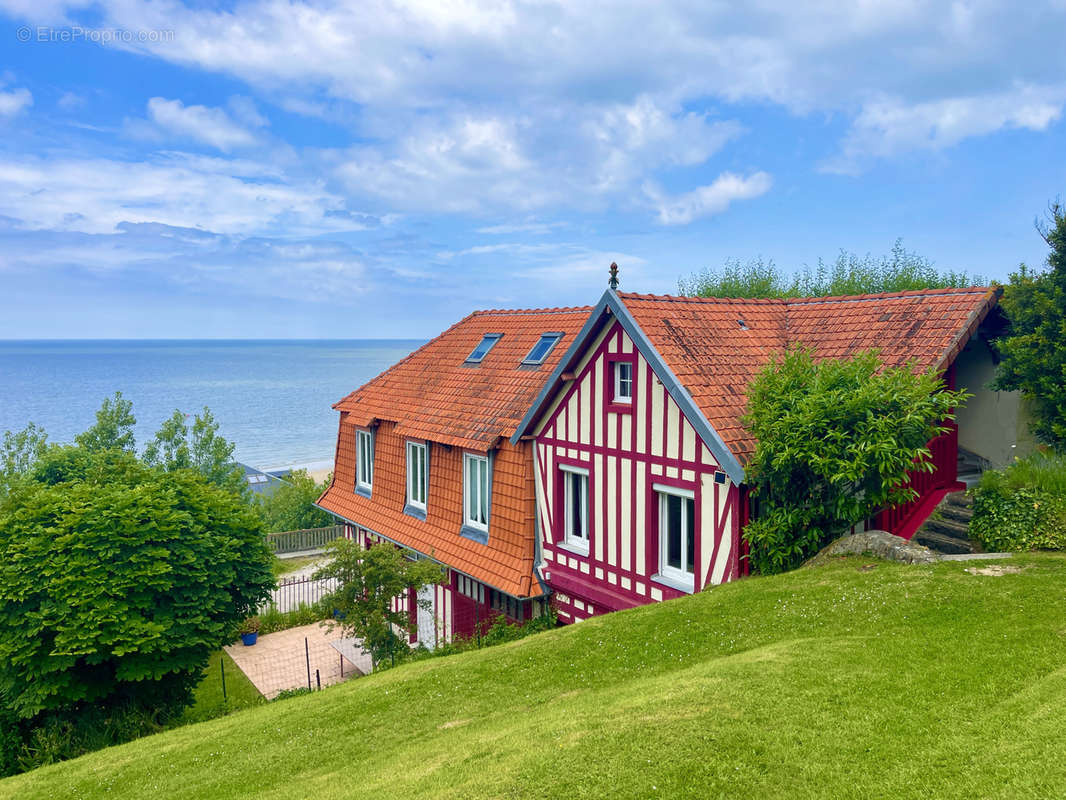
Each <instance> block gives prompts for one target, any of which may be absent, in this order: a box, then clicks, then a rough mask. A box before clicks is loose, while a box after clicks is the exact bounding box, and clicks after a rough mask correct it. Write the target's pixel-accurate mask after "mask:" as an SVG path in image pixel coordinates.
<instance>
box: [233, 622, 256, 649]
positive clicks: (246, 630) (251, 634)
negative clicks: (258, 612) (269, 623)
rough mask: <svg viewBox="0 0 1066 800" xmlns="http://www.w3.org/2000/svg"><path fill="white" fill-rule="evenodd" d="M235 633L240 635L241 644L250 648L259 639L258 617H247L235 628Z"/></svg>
mask: <svg viewBox="0 0 1066 800" xmlns="http://www.w3.org/2000/svg"><path fill="white" fill-rule="evenodd" d="M237 633H239V634H240V635H241V642H243V643H244V646H245V647H251V646H252V645H253V644H255V641H256V639H258V638H259V617H248V618H247V619H246V620H245V621H244V622H242V623H241V624H240V627H239V628H237Z"/></svg>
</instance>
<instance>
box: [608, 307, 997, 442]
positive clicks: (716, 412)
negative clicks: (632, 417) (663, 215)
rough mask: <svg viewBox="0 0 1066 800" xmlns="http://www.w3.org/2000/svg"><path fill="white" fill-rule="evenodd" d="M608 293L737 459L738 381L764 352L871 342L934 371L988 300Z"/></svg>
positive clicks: (844, 351)
mask: <svg viewBox="0 0 1066 800" xmlns="http://www.w3.org/2000/svg"><path fill="white" fill-rule="evenodd" d="M618 296H619V299H620V300H621V301H622V303H623V304H624V305H625V307H626V308H627V309H628V310H629V312H630V314H632V316H633V318H634V320H635V321H636V322H637V324H638V325H639V326H640V328H641V329H642V330H643V331H644V333H645V335H646V336H647V337H648V339H649V341H650V342H651V344H652V345H653V346H654V347H655V349H656V350H657V351H658V352H659V355H660V356H661V357H662V359H663V361H664V362H665V363H666V365H667V366H668V367H669V368H670V369H671V370H672V371H673V372H674V374H675V375H676V376H677V378H678V380H679V381H680V382H681V384H682V385H683V386H684V387H685V388H686V389H687V390H688V392H689V394H690V395H691V396H692V399H693V401H694V402H695V403H696V405H697V406H698V407H699V408H700V410H701V411H702V412H703V414H704V416H706V418H707V421H708V422H710V424H711V426H712V427H713V428H714V430H715V431H717V433H718V435H719V436H721V438H722V440H723V442H724V443H725V445H726V446H727V447H728V448H729V450H730V451H731V452H732V453H734V454H735V455H736V456H737V457H738V458H740V459H741V460H742V461H743V460H745V459H746V457H747V456H748V455H750V454H751V452H752V451H753V450H754V447H755V443H754V440H753V439H752V438H751V436H750V435H749V434H748V432H747V431H746V430H745V428H744V426H743V425H742V424H741V422H740V418H741V416H742V415H743V414H744V411H745V406H746V403H747V386H748V384H749V383H750V381H751V379H752V378H754V377H755V374H756V373H757V372H758V371H759V370H760V369H761V368H762V366H763V365H764V364H766V363H767V362H768V361H769V359H770V357H771V355H772V354H774V353H780V352H782V351H783V350H784V349H785V348H787V347H788V346H789V345H792V344H804V345H807V346H810V347H813V348H815V353H816V355H817V356H820V357H822V358H842V357H846V356H850V355H853V354H855V353H856V352H858V351H860V350H867V349H870V348H876V349H879V350H880V351H881V358H882V360H883V361H884V362H885V363H886V364H887V365H890V366H900V365H903V364H905V363H907V362H908V361H913V362H914V363H915V365H916V367H917V368H919V369H928V368H929V367H937V368H944V367H946V366H947V365H948V364H949V363H950V362H951V361H952V360H953V359H954V357H955V356H956V355H957V354H958V352H959V351H960V350H961V349H962V347H963V346H964V345H965V343H966V340H967V339H968V338H969V337H970V336H971V335H972V334H973V332H974V331H975V330H976V329H977V326H978V325H979V324H980V322H981V320H982V319H983V318H984V316H985V315H987V313H988V312H989V311H990V310H991V308H992V307H993V306H994V305H995V303H996V301H997V298H998V294H997V290H996V289H987V288H982V287H973V288H967V289H936V290H927V291H917V292H898V293H893V294H876V295H859V296H854V297H818V298H799V299H791V300H776V299H775V300H735V299H720V298H697V297H674V296H664V295H642V294H630V293H619V295H618Z"/></svg>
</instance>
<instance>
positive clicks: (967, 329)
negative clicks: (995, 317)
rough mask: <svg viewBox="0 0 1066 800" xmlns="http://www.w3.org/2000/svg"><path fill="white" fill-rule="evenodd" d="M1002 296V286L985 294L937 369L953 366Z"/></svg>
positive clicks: (945, 352) (942, 357)
mask: <svg viewBox="0 0 1066 800" xmlns="http://www.w3.org/2000/svg"><path fill="white" fill-rule="evenodd" d="M1002 295H1003V287H1002V286H994V287H992V288H991V289H989V290H988V291H987V292H986V293H985V295H984V299H983V300H982V302H981V304H980V305H979V306H977V308H975V309H974V310H973V311H971V312H970V314H969V316H967V317H966V322H965V323H964V324H963V326H962V328H960V329H959V332H958V333H957V334H956V335H955V338H954V339H953V340H952V342H951V344H950V345H948V347H947V349H946V350H945V351H944V353H943V354H942V355H941V356H940V359H939V360H938V361H937V363H936V364H935V366H934V368H935V369H937V370H941V371H943V370H945V369H947V368H948V367H949V366H950V365H951V363H952V362H953V361H954V360H955V359H956V358H957V357H958V355H959V353H961V352H962V350H963V348H964V347H966V344H967V342H969V341H970V339H971V338H972V337H973V335H974V334H975V333H977V329H978V328H980V327H981V323H982V322H984V321H985V319H986V318H987V317H988V315H989V314H990V313H991V311H992V309H993V308H995V307H996V304H997V303H998V302H999V298H1000V297H1001V296H1002Z"/></svg>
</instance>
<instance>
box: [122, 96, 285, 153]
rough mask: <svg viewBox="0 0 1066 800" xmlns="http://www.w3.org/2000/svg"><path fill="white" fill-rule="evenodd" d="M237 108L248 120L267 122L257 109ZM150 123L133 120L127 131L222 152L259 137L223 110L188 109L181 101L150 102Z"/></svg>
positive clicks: (239, 103) (157, 100) (239, 106)
mask: <svg viewBox="0 0 1066 800" xmlns="http://www.w3.org/2000/svg"><path fill="white" fill-rule="evenodd" d="M238 108H239V109H241V111H242V113H243V114H244V115H245V117H246V118H247V117H248V116H249V115H250V114H255V117H253V119H256V118H257V119H256V121H257V122H258V124H259V125H263V124H265V121H264V120H262V118H261V117H259V116H258V113H257V112H255V109H254V106H252V107H248V106H247V105H246V104H243V103H241V102H238ZM148 120H149V122H148V123H145V122H144V121H143V120H137V121H131V122H130V123H129V124H128V125H127V129H128V130H129V131H130V132H132V133H133V134H134V135H142V136H148V137H156V136H158V137H168V138H169V137H177V138H180V139H187V140H192V141H195V142H201V143H203V144H207V145H210V146H211V147H214V148H217V149H219V150H221V151H223V152H229V151H230V150H234V149H238V148H242V147H249V146H251V145H254V144H255V143H256V137H255V136H254V135H253V134H252V133H250V132H249V131H248V130H247V129H245V128H244V127H242V126H240V125H238V124H237V123H236V122H234V121H233V120H232V119H231V118H230V116H229V114H227V113H226V112H225V111H224V110H222V109H221V108H208V107H207V106H198V105H194V106H186V105H185V104H183V103H182V102H181V101H180V100H167V99H166V98H163V97H153V98H151V99H150V100H149V101H148Z"/></svg>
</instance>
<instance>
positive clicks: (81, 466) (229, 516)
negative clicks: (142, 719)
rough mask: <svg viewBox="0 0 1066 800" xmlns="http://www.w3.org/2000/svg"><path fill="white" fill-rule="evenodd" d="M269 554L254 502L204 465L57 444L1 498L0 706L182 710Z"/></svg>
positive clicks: (257, 591)
mask: <svg viewBox="0 0 1066 800" xmlns="http://www.w3.org/2000/svg"><path fill="white" fill-rule="evenodd" d="M272 564H273V557H272V555H271V553H270V552H269V550H268V548H267V546H266V543H265V542H264V540H263V536H262V530H261V524H260V521H259V519H258V518H257V517H256V515H255V514H254V512H253V511H252V510H251V509H249V508H248V507H247V506H246V505H245V504H243V503H242V502H240V501H239V499H238V498H235V497H234V496H233V495H232V494H230V493H228V492H225V491H222V490H220V489H219V488H217V487H216V486H213V485H211V484H210V483H208V482H207V481H206V480H205V479H204V477H203V476H202V475H200V474H198V473H196V472H193V471H191V470H176V471H174V472H171V473H168V474H164V473H163V472H162V471H160V470H158V469H153V468H150V467H148V466H146V465H144V464H143V463H141V462H140V461H138V460H137V459H136V458H135V457H134V456H132V455H130V454H128V453H125V452H123V451H120V450H104V451H99V452H92V451H89V450H86V449H85V448H82V447H56V448H53V449H51V450H49V451H48V452H47V453H46V454H45V455H44V456H43V458H42V459H41V460H40V462H39V463H38V465H37V466H36V468H35V469H34V471H33V473H32V475H31V479H30V480H26V481H20V482H19V483H18V484H16V485H15V486H14V488H13V490H12V491H11V492H9V493H8V494H7V496H6V497H4V498H3V499H2V500H0V663H2V664H3V665H4V669H3V670H2V671H0V699H2V701H3V705H4V706H5V707H6V708H7V709H8V710H9V711H10V712H12V713H14V714H16V715H17V716H18V717H19V718H22V719H30V718H33V717H35V716H36V715H39V714H41V713H42V712H55V711H67V712H70V713H72V714H74V715H75V716H76V715H77V713H79V710H80V709H81V710H84V709H86V708H88V705H87V704H92V705H94V706H96V707H100V706H117V705H120V704H130V703H134V704H137V705H139V706H141V707H145V708H156V709H159V708H164V709H171V710H177V709H180V708H181V707H183V706H184V705H186V704H188V702H189V700H190V697H191V692H192V689H193V687H194V686H195V685H196V683H197V682H198V681H199V679H200V677H201V672H202V670H203V667H204V664H205V662H206V660H207V657H208V655H209V654H210V653H211V652H212V651H214V650H217V649H218V648H219V647H220V646H221V645H223V644H226V643H227V642H229V641H230V640H231V637H232V633H233V630H234V626H235V625H236V624H237V623H238V622H239V621H240V620H242V619H244V618H245V617H246V616H248V614H249V613H251V612H253V611H254V610H255V608H256V607H257V605H258V604H259V603H260V602H261V601H262V600H263V599H265V598H266V597H267V596H268V594H269V590H270V589H271V587H272V586H273V584H274V579H273V576H272V571H271V568H272Z"/></svg>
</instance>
